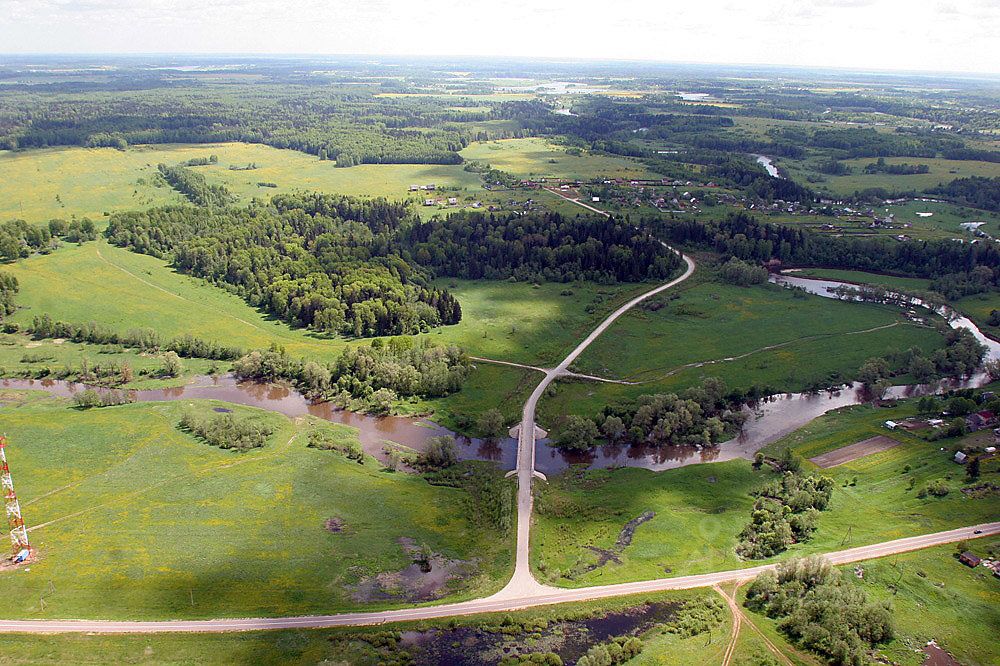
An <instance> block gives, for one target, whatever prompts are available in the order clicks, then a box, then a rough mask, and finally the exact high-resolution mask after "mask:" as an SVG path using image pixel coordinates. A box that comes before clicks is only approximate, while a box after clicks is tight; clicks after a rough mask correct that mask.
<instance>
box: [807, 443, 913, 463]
mask: <svg viewBox="0 0 1000 666" xmlns="http://www.w3.org/2000/svg"><path fill="white" fill-rule="evenodd" d="M899 445H900V442H897V441H896V440H894V439H892V438H891V437H886V436H885V435H875V436H874V437H869V438H868V439H866V440H863V441H860V442H855V443H854V444H849V445H848V446H845V447H843V448H840V449H834V450H833V451H828V452H827V453H823V454H821V455H818V456H815V457H813V458H810V459H809V461H810V462H812V463H813V464H814V465H816V466H817V467H820V468H822V469H829V468H830V467H836V466H837V465H843V464H844V463H849V462H851V461H852V460H857V459H858V458H864V457H865V456H870V455H871V454H873V453H879V452H881V451H888V450H889V449H891V448H893V447H896V446H899Z"/></svg>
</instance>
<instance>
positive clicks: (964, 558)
mask: <svg viewBox="0 0 1000 666" xmlns="http://www.w3.org/2000/svg"><path fill="white" fill-rule="evenodd" d="M958 561H959V562H961V563H962V564H964V565H965V566H967V567H978V566H979V563H980V562H982V559H980V557H979V556H978V555H975V554H973V553H970V552H969V551H965V552H964V553H962V554H961V555H959V556H958Z"/></svg>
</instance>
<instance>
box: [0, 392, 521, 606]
mask: <svg viewBox="0 0 1000 666" xmlns="http://www.w3.org/2000/svg"><path fill="white" fill-rule="evenodd" d="M3 398H4V400H3V406H2V407H0V413H2V416H3V427H4V429H5V430H6V433H7V436H8V442H9V448H8V451H7V453H8V458H9V460H10V464H11V467H12V468H13V469H14V470H16V472H15V475H16V479H17V483H18V492H19V495H20V497H21V502H22V509H23V512H24V516H25V519H26V521H27V523H28V525H29V528H30V530H31V531H30V537H31V540H32V544H33V545H34V547H35V548H36V549H37V556H38V560H37V561H36V562H34V563H33V564H32V565H31V566H30V567H28V568H24V567H22V568H20V569H15V570H8V571H4V572H0V615H2V616H3V617H8V618H68V617H73V618H107V619H168V618H171V619H176V618H184V617H190V618H212V617H247V616H253V615H261V616H268V615H289V614H293V615H294V614H308V613H326V612H334V611H339V610H347V609H357V608H359V607H362V608H363V607H372V608H375V607H385V606H391V605H394V604H398V603H401V602H400V601H392V600H384V601H376V602H372V603H364V602H360V601H355V600H354V599H353V598H352V593H351V586H352V585H353V584H356V583H357V582H358V581H359V580H361V579H363V578H365V577H367V576H372V575H375V574H378V573H379V572H393V571H398V570H401V569H403V568H405V567H406V566H408V565H409V564H410V563H411V558H410V557H409V556H408V555H407V554H406V553H405V552H404V551H403V549H402V547H401V545H400V543H399V542H398V540H399V539H400V538H401V537H410V538H413V539H414V540H415V542H416V543H417V544H426V545H427V546H428V547H429V548H430V549H432V550H433V551H434V552H438V553H442V554H443V555H444V556H446V557H449V558H457V559H462V560H469V561H474V562H475V565H474V566H475V573H474V575H473V576H472V577H471V578H470V579H468V580H467V581H465V584H464V585H462V586H461V587H460V588H456V589H455V590H452V591H451V594H450V596H452V597H454V596H455V595H456V594H457V595H458V596H461V597H476V596H481V595H483V594H487V593H489V592H491V591H493V590H495V589H496V588H498V587H499V585H500V584H501V581H502V579H503V578H504V576H505V575H506V573H507V572H508V570H509V566H510V557H509V556H510V545H511V544H510V542H509V540H508V539H507V538H506V536H505V535H501V534H499V533H496V532H494V531H492V530H491V529H487V528H485V527H483V526H482V525H481V524H479V523H477V522H475V521H474V520H472V519H470V518H468V516H470V515H474V512H473V514H470V510H469V507H468V502H469V499H468V495H467V494H466V493H465V491H461V490H456V489H451V488H444V487H437V486H431V485H429V484H428V483H427V482H426V481H425V480H424V479H423V478H421V477H419V476H415V475H407V474H403V473H390V472H386V471H383V470H382V469H381V465H380V464H379V463H378V462H377V461H375V460H373V459H371V458H368V459H366V460H365V462H364V464H358V463H357V462H353V461H349V460H347V459H346V458H344V457H343V456H341V455H340V454H338V453H336V452H333V451H320V450H315V449H310V448H307V447H306V444H307V441H308V437H307V435H308V430H309V429H311V428H326V429H329V430H330V431H331V432H332V433H333V435H334V436H335V437H336V438H338V439H340V440H343V441H344V442H345V443H349V442H351V441H352V440H354V441H356V434H355V432H354V431H353V430H352V429H350V428H347V427H344V426H335V425H332V424H329V423H326V422H319V421H314V420H312V419H306V420H296V421H291V420H289V419H286V418H285V417H283V416H281V415H279V414H276V413H273V412H265V411H261V410H255V409H251V408H246V407H240V406H235V405H228V404H226V403H219V402H216V401H184V402H171V403H136V404H131V405H125V406H121V407H109V408H99V409H93V410H89V411H80V410H77V409H75V408H73V407H71V406H70V403H68V402H67V401H64V400H59V399H51V398H44V399H41V398H39V397H38V394H28V397H27V398H25V394H23V393H20V394H19V393H14V392H9V391H7V392H4V394H3ZM187 408H194V409H198V410H201V411H203V412H205V413H207V414H212V412H211V411H210V410H212V409H215V408H219V409H222V408H224V409H231V410H233V411H234V412H235V414H236V415H237V416H238V417H240V418H252V419H257V420H259V421H261V422H266V423H269V424H270V426H271V427H272V428H273V429H274V434H273V435H272V436H271V437H270V439H269V441H268V443H267V445H266V446H265V447H263V448H261V449H255V450H253V451H252V452H249V453H243V454H239V453H234V452H230V451H224V450H220V449H217V448H214V447H212V446H210V445H208V444H206V443H204V442H202V441H199V440H196V439H194V438H192V437H191V436H189V435H187V434H185V433H183V432H181V431H180V430H179V429H178V428H177V424H178V421H179V418H180V416H181V414H182V413H183V411H184V410H185V409H187ZM331 517H335V518H339V519H341V520H342V521H343V522H344V531H343V532H341V533H332V532H330V531H328V530H327V529H325V526H324V524H325V521H326V520H327V519H328V518H331ZM29 569H30V570H29Z"/></svg>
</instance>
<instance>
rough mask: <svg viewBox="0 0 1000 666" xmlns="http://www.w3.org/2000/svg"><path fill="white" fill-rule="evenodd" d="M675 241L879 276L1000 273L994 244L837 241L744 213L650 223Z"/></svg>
mask: <svg viewBox="0 0 1000 666" xmlns="http://www.w3.org/2000/svg"><path fill="white" fill-rule="evenodd" d="M644 224H648V225H650V226H651V227H652V228H654V229H655V230H656V232H657V234H659V235H661V236H662V237H664V238H668V239H670V240H672V241H675V242H678V243H684V244H690V245H695V246H700V247H706V248H711V249H713V250H715V251H716V252H718V253H720V254H722V255H724V256H727V257H736V258H738V259H742V260H744V261H756V262H768V261H770V260H772V259H777V260H778V261H780V262H781V263H782V264H785V265H798V266H823V267H826V268H847V269H852V270H859V271H867V272H874V273H893V274H897V275H905V276H911V277H925V278H936V277H940V276H943V275H947V274H953V273H964V272H969V271H972V270H973V269H974V268H976V267H978V266H987V267H990V268H991V269H993V270H994V272H996V270H997V269H1000V250H998V249H997V248H996V247H995V245H994V244H993V243H955V242H953V241H947V240H937V241H931V240H929V241H910V242H906V243H900V242H898V241H896V240H894V239H890V238H878V237H875V238H851V237H834V236H829V235H822V234H816V233H813V232H810V231H808V230H805V229H801V228H793V227H788V226H783V225H777V224H771V223H768V222H761V221H760V220H758V219H757V218H756V217H754V216H752V215H750V214H748V213H745V212H743V211H740V212H737V213H731V214H729V215H728V216H727V217H726V218H725V219H723V220H720V221H717V222H716V221H709V222H697V221H694V220H659V221H657V220H655V219H651V220H646V221H644Z"/></svg>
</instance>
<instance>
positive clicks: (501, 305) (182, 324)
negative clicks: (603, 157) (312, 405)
mask: <svg viewBox="0 0 1000 666" xmlns="http://www.w3.org/2000/svg"><path fill="white" fill-rule="evenodd" d="M4 270H5V271H7V272H9V273H11V274H13V275H14V276H15V277H17V279H18V281H19V282H20V289H21V290H20V293H19V294H18V297H17V300H18V304H19V305H20V306H21V309H20V310H19V311H18V312H17V313H16V314H14V315H13V316H12V317H11V318H10V319H11V321H14V322H17V323H20V324H22V325H27V324H30V323H31V319H32V317H34V316H36V315H40V314H43V313H48V314H49V315H51V316H52V317H53V318H54V319H58V320H63V321H69V322H88V321H94V322H97V323H99V324H102V325H104V326H107V327H109V328H111V329H114V330H117V331H126V330H128V329H130V328H140V327H150V328H154V329H156V330H157V331H159V332H160V333H161V334H162V335H164V336H174V335H179V334H181V333H191V334H193V335H196V336H199V337H202V338H205V339H208V340H219V341H224V342H226V343H227V344H235V345H240V346H242V347H244V348H247V349H251V348H254V349H255V348H266V347H267V346H268V345H270V344H271V343H272V342H276V343H278V344H280V345H283V346H285V348H286V349H287V350H288V352H289V353H291V354H292V355H296V356H309V357H313V358H330V357H332V356H333V355H334V354H336V353H338V352H339V351H340V350H341V349H342V348H343V346H344V344H346V340H345V339H344V338H336V337H332V338H331V337H327V336H320V335H318V334H314V333H312V332H310V331H308V330H306V329H292V328H290V327H288V326H287V325H286V324H284V323H282V322H280V321H274V320H273V319H270V318H269V317H267V316H266V315H263V314H261V313H259V312H258V311H256V310H254V309H253V308H251V307H250V306H248V305H247V304H246V303H245V302H244V301H243V300H242V299H240V298H238V297H237V296H234V295H232V294H229V293H228V292H226V291H224V290H222V289H220V288H218V287H215V286H212V285H211V284H209V283H208V282H206V281H204V280H201V279H198V278H194V277H190V276H187V275H183V274H180V273H177V272H175V271H173V270H172V269H171V268H170V267H169V266H168V265H167V264H166V263H165V262H163V261H161V260H159V259H156V258H155V257H150V256H147V255H142V254H137V253H133V252H130V251H128V250H123V249H121V248H117V247H114V246H112V245H109V244H108V243H106V242H104V241H97V242H95V243H85V244H83V245H79V246H76V245H67V246H65V247H63V248H62V249H60V250H58V251H56V252H54V253H52V254H49V255H39V256H34V257H31V258H29V259H24V260H20V261H18V262H16V263H13V264H9V265H7V266H6V267H5V268H4ZM438 284H439V286H444V287H447V288H449V289H451V290H452V291H454V293H455V294H456V295H457V296H458V298H459V301H460V303H461V304H462V310H463V313H464V315H463V318H462V321H461V322H460V323H459V324H456V325H454V326H447V327H442V328H438V329H435V330H434V331H433V332H431V333H429V334H427V335H428V337H430V338H431V339H433V340H436V341H438V342H441V343H446V344H451V343H454V344H458V345H460V346H462V347H464V348H465V349H466V350H467V351H468V352H469V353H470V354H473V355H477V356H486V357H490V358H497V359H500V360H509V361H517V362H522V363H529V364H536V363H554V362H556V361H558V360H559V359H560V358H561V357H562V354H563V353H565V352H566V351H567V350H568V349H570V348H571V347H572V345H574V344H575V343H576V342H577V339H578V338H579V337H582V336H583V335H584V334H585V333H586V332H588V331H589V330H590V329H591V328H593V325H596V323H597V321H599V320H600V318H601V314H600V313H603V312H606V311H609V310H610V309H611V308H612V306H613V305H615V304H617V303H619V302H620V301H623V300H624V299H625V297H626V296H627V295H628V294H631V293H632V292H634V291H635V290H637V289H640V288H641V287H640V286H639V285H614V286H607V287H605V286H598V285H594V284H588V283H579V284H573V285H564V284H557V283H546V284H542V285H539V286H537V287H535V286H533V285H530V284H527V283H523V282H499V281H487V280H481V281H470V280H456V279H442V280H440V281H439V283H438ZM566 289H569V290H570V291H572V293H571V294H569V295H566V296H563V295H561V292H562V291H564V290H566ZM592 304H593V305H594V306H595V308H597V311H596V312H595V313H594V314H590V313H587V312H586V311H585V309H586V307H587V306H589V305H592Z"/></svg>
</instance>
